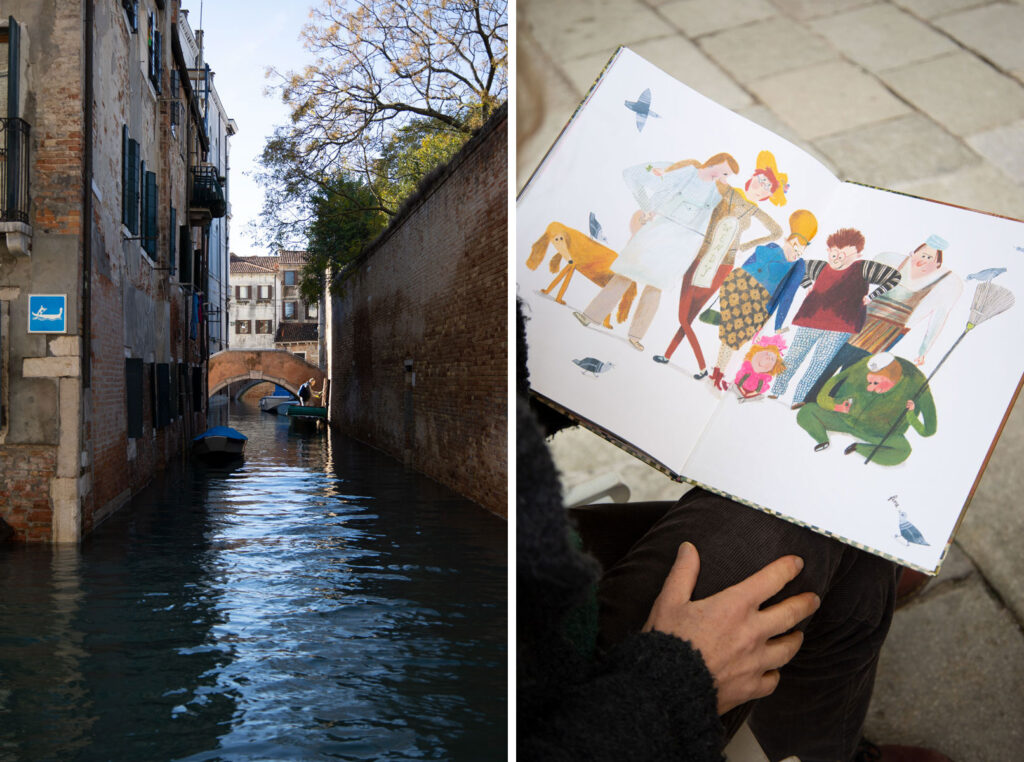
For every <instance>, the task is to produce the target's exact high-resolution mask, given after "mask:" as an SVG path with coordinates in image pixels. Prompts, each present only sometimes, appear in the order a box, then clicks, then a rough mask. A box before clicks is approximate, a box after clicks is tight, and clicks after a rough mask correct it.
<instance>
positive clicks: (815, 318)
mask: <svg viewBox="0 0 1024 762" xmlns="http://www.w3.org/2000/svg"><path fill="white" fill-rule="evenodd" d="M825 244H826V246H827V247H828V260H827V261H825V260H820V259H814V260H811V261H809V262H807V264H806V270H805V272H804V277H803V280H802V281H801V283H800V285H801V286H803V287H804V288H807V287H810V292H809V293H808V294H807V296H806V297H805V298H804V301H803V304H801V305H800V309H799V310H797V313H796V315H795V316H794V317H793V325H795V326H797V330H796V334H795V335H794V336H793V340H792V342H791V344H790V347H789V351H788V352H786V356H785V358H783V359H784V360H785V362H786V369H785V370H784V371H783V372H782V373H781V374H779V376H778V377H777V378H776V379H775V383H774V384H772V390H771V394H770V395H769V396H771V397H780V396H782V395H783V394H785V393H786V388H787V387H788V386H789V382H790V381H791V380H792V379H793V376H794V375H796V372H797V370H798V369H799V368H800V365H801V363H803V361H804V359H805V358H806V357H807V355H808V353H810V351H811V350H812V349H813V350H814V355H813V356H812V357H811V361H810V364H809V367H808V369H807V371H806V372H805V373H804V375H803V377H802V378H801V379H800V382H799V383H798V384H797V387H796V392H795V393H794V395H793V409H794V410H795V409H796V408H798V407H800V406H801V405H803V404H804V399H805V398H806V397H807V392H808V391H809V390H810V388H811V385H812V384H813V383H814V382H815V381H816V380H817V379H818V376H820V375H821V371H822V370H824V368H825V366H826V365H828V363H829V362H830V361H831V360H832V358H833V357H835V355H836V352H838V351H839V349H840V347H842V346H843V344H845V343H846V342H847V340H848V339H849V338H850V337H851V336H853V334H855V333H857V331H859V330H860V329H861V327H862V326H863V325H864V315H865V306H866V305H867V304H868V303H869V302H870V301H871V300H873V299H877V298H878V297H879V296H881V295H882V294H884V293H885V292H887V291H889V290H891V289H892V287H893V286H895V285H896V284H897V283H899V282H900V274H899V272H898V271H897V270H896V269H895V268H892V267H888V266H886V265H883V264H882V263H880V262H874V261H871V260H865V261H861V260H860V255H861V252H862V251H863V250H864V235H863V234H862V233H861V232H860V231H859V230H857V229H855V228H840V229H839V230H837V231H836V232H834V233H832V235H830V236H829V237H828V239H827V240H826V242H825ZM872 284H874V285H876V286H877V288H875V289H874V290H873V291H871V293H870V294H869V293H868V289H869V286H870V285H872Z"/></svg>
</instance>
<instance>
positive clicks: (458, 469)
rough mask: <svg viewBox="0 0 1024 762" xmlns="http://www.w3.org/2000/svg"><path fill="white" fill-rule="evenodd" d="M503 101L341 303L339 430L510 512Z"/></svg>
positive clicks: (352, 280)
mask: <svg viewBox="0 0 1024 762" xmlns="http://www.w3.org/2000/svg"><path fill="white" fill-rule="evenodd" d="M507 141H508V128H507V121H506V118H505V111H504V109H503V110H502V111H501V112H499V113H498V114H497V115H496V116H495V118H493V119H492V120H491V121H490V122H489V123H488V124H487V125H486V126H485V127H484V128H483V130H482V131H481V132H480V134H478V135H477V136H476V137H474V139H473V140H472V141H470V143H468V144H467V145H466V146H465V147H464V148H463V150H462V152H460V154H459V155H458V156H457V157H456V158H455V159H454V160H453V161H452V162H451V164H449V166H448V167H447V168H446V169H445V170H444V171H443V172H442V173H440V175H438V176H437V177H434V178H432V179H431V180H430V181H428V183H427V184H426V186H425V187H423V188H421V189H420V191H419V192H418V195H417V197H416V199H415V200H414V201H413V202H412V203H411V204H410V205H408V206H407V207H406V208H405V209H404V210H403V212H402V213H401V214H400V215H399V217H398V219H396V220H395V221H394V222H393V223H392V225H391V227H389V228H388V230H387V231H386V232H385V233H384V235H383V236H382V237H381V239H380V240H378V241H377V242H375V244H373V245H372V246H371V247H370V249H369V250H368V251H367V252H366V253H365V254H364V255H363V257H362V258H361V261H360V263H359V264H358V265H357V269H356V270H355V272H354V273H353V274H352V275H350V276H349V277H348V278H347V279H346V280H345V282H344V287H343V294H342V295H341V296H340V297H336V298H334V299H333V300H332V305H331V314H330V316H329V319H328V335H329V336H330V337H331V358H330V360H329V362H330V377H331V396H330V420H331V424H332V425H334V426H336V427H338V428H339V429H341V430H342V431H344V432H345V433H347V434H349V435H351V436H353V437H355V438H357V439H360V440H362V441H364V442H366V443H368V444H371V445H373V446H376V447H378V448H380V449H381V450H384V451H385V452H388V453H390V454H392V455H393V456H394V457H396V458H398V459H401V460H403V461H404V462H406V463H407V464H408V465H410V466H411V467H413V468H415V469H416V470H418V471H421V472H423V473H424V474H426V475H427V476H429V477H431V478H433V479H435V480H437V481H439V482H441V483H442V484H444V485H446V486H448V487H449V488H451V489H453V490H454V491H456V492H458V493H460V494H462V495H464V496H465V497H467V498H469V499H470V500H473V501H475V502H477V503H479V504H480V505H482V506H484V507H485V508H487V509H488V510H491V511H493V512H495V513H498V514H500V515H503V516H504V515H507V473H508V469H507V445H508V442H507V408H508V404H507V376H508V365H507V357H508V348H507V324H508V310H507V303H508V302H507V291H508V288H507V284H508V275H507V267H508V265H507V261H508V257H507V250H508V245H507V230H508V220H507V211H508V185H507V168H508V162H507Z"/></svg>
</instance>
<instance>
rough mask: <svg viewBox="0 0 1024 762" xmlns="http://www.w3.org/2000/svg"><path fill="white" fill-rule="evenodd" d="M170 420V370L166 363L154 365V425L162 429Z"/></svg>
mask: <svg viewBox="0 0 1024 762" xmlns="http://www.w3.org/2000/svg"><path fill="white" fill-rule="evenodd" d="M170 422H171V372H170V366H169V365H168V364H167V363H157V366H156V426H157V428H159V429H162V428H163V427H164V426H166V425H167V424H169V423H170Z"/></svg>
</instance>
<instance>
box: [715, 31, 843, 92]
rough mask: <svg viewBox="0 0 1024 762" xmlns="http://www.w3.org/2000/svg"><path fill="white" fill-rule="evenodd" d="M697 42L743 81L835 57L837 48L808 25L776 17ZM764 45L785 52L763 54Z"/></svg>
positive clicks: (723, 66) (750, 80) (722, 65)
mask: <svg viewBox="0 0 1024 762" xmlns="http://www.w3.org/2000/svg"><path fill="white" fill-rule="evenodd" d="M697 44H698V45H700V47H701V49H702V50H704V52H705V53H707V54H708V55H709V56H710V57H711V58H713V59H714V60H715V61H716V62H717V63H718V65H719V66H721V67H722V68H723V69H724V70H725V71H727V72H728V73H729V74H731V75H732V76H733V77H735V78H736V80H737V81H739V82H742V83H748V82H752V81H753V80H756V79H764V78H765V77H770V76H772V75H774V74H781V73H783V72H786V71H791V70H793V69H801V68H804V67H808V66H811V65H813V64H820V63H824V62H825V61H829V60H835V59H836V58H837V54H836V51H835V50H834V49H833V48H832V47H831V46H830V45H829V44H828V43H827V42H826V41H825V40H824V39H822V38H821V37H819V36H818V35H817V34H815V33H814V32H812V31H811V30H810V29H809V28H808V27H805V26H803V25H801V24H798V23H795V22H793V21H792V20H789V19H784V18H779V17H775V18H770V19H767V20H764V21H758V22H755V23H752V24H746V25H744V26H742V27H739V28H737V29H728V30H725V31H722V32H718V33H717V34H710V35H707V36H706V37H702V38H701V39H700V40H698V41H697ZM766 44H767V45H771V46H775V47H779V48H782V49H784V50H785V51H786V52H785V54H783V55H766V54H765V46H766Z"/></svg>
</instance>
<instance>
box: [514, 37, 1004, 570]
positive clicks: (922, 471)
mask: <svg viewBox="0 0 1024 762" xmlns="http://www.w3.org/2000/svg"><path fill="white" fill-rule="evenodd" d="M514 256H515V260H516V270H517V276H516V277H517V294H518V298H519V299H520V300H521V302H522V310H523V313H524V315H525V317H526V319H527V325H526V329H527V343H528V346H529V356H528V363H529V372H530V383H531V387H532V390H533V392H534V393H535V394H536V395H537V396H538V397H539V398H540V399H541V400H543V401H545V402H547V403H549V404H551V405H553V406H554V407H556V408H558V409H560V410H562V411H564V412H566V413H568V414H569V415H571V416H572V417H573V418H575V419H577V420H579V421H580V422H581V423H582V424H584V425H585V426H587V427H589V428H591V429H592V430H594V431H596V432H598V433H599V434H601V435H602V436H605V437H606V438H608V439H610V440H611V441H613V442H616V443H617V444H619V445H620V446H622V447H623V448H624V449H626V450H628V451H629V452H631V453H633V454H634V455H636V456H637V457H639V458H642V459H643V460H645V461H647V462H648V463H650V464H651V465H653V466H655V467H657V468H659V469H661V470H663V471H665V472H666V473H668V474H670V475H671V476H672V477H673V478H675V479H677V480H679V481H687V482H691V483H693V484H697V485H700V486H702V487H705V488H707V489H709V490H712V491H714V492H717V493H720V494H724V495H727V496H729V497H731V498H733V499H735V500H737V501H740V502H742V503H745V504H747V505H750V506H752V507H753V508H756V509H759V510H763V511H767V512H769V513H772V514H775V515H778V516H780V517H781V518H784V519H786V520H789V521H793V522H796V523H798V524H801V525H803V526H807V527H809V528H811V529H813V530H815V531H817V532H821V533H824V534H828V535H831V536H833V537H836V538H838V539H840V540H842V541H843V542H846V543H848V544H850V545H853V546H856V547H858V548H862V549H864V550H867V551H869V552H872V553H875V554H878V555H881V556H884V557H886V558H890V559H893V560H896V561H898V562H899V563H901V564H903V565H906V566H910V567H912V568H915V569H918V570H921V571H925V572H928V573H932V574H934V573H936V572H937V571H938V569H939V567H940V565H941V563H942V560H943V558H944V557H945V555H946V552H947V550H948V548H949V544H950V542H951V541H952V538H953V534H954V532H955V530H956V527H957V525H958V523H959V521H960V519H961V517H962V516H963V512H964V510H965V509H966V507H967V504H968V503H969V501H970V498H971V495H972V494H973V491H974V489H975V487H976V485H977V482H978V480H979V479H980V478H981V473H982V471H983V469H984V467H985V464H986V462H987V460H988V457H989V455H990V453H991V451H992V448H993V447H994V446H995V441H996V439H997V437H998V435H999V432H1000V430H1001V427H1002V425H1003V423H1004V422H1005V420H1006V416H1007V415H1008V414H1009V410H1010V408H1011V406H1012V404H1013V402H1014V399H1015V398H1016V395H1017V392H1018V390H1019V388H1020V385H1021V382H1022V379H1024V352H1022V351H1020V350H1019V348H1018V347H1019V344H1020V341H1021V337H1022V335H1024V305H1015V299H1014V297H1015V295H1016V294H1024V223H1022V222H1020V221H1016V220H1011V219H1007V218H1003V217H999V216H996V215H989V214H984V213H980V212H976V211H971V210H967V209H962V208H959V207H955V206H950V205H947V204H942V203H937V202H933V201H928V200H924V199H919V198H915V197H911V196H907V195H903V194H899V193H895V192H891V191H886V190H881V189H877V188H871V187H867V186H864V185H859V184H856V183H853V182H843V181H841V180H839V179H838V178H836V177H835V176H833V174H832V173H831V172H830V171H829V170H828V169H827V168H826V167H825V166H824V165H822V164H821V163H820V162H819V161H817V160H816V159H815V158H814V157H812V156H811V155H810V154H808V153H807V152H805V151H803V150H801V149H800V148H797V147H796V146H794V145H793V144H791V143H789V142H787V141H786V140H784V139H782V138H780V137H779V136H778V135H775V134H774V133H772V132H771V131H769V130H767V129H765V128H763V127H760V126H758V125H756V124H754V123H752V122H750V121H748V120H747V119H744V118H743V117H740V116H738V115H737V114H735V113H733V112H731V111H729V110H728V109H726V108H724V107H722V106H720V105H718V104H716V103H714V102H713V101H711V100H709V99H707V98H705V97H704V96H702V95H700V94H698V93H696V92H694V91H693V90H691V89H689V88H688V87H686V86H685V85H683V84H681V83H680V82H678V81H676V80H674V79H672V78H671V77H669V76H668V75H667V74H665V73H664V72H662V71H661V70H659V69H658V68H656V67H655V66H653V65H652V64H650V63H648V62H647V61H644V60H643V59H642V58H640V57H639V56H637V55H636V54H635V53H633V52H631V51H629V50H628V49H624V48H623V49H620V50H619V51H618V52H617V53H616V55H615V56H614V57H613V58H612V60H611V62H610V63H609V64H608V66H607V67H606V68H605V71H604V72H603V73H602V75H601V77H600V79H599V80H598V81H597V82H596V84H595V85H594V87H593V88H592V90H591V92H590V93H589V95H588V96H587V98H586V99H585V101H584V102H583V104H582V105H581V106H580V107H579V109H577V111H576V113H575V115H574V116H573V118H572V119H571V121H570V122H569V124H568V125H567V126H566V128H565V129H564V130H563V132H562V134H561V135H560V137H559V138H558V140H557V142H556V143H555V145H554V146H553V147H552V148H551V150H550V151H549V152H548V154H547V156H546V157H545V158H544V160H543V161H542V163H541V165H540V166H539V167H538V169H537V171H536V172H535V173H534V175H533V176H532V177H531V179H530V181H529V182H528V183H527V185H526V187H525V188H524V189H523V191H522V193H521V194H520V197H519V200H518V205H517V216H516V251H515V254H514Z"/></svg>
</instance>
